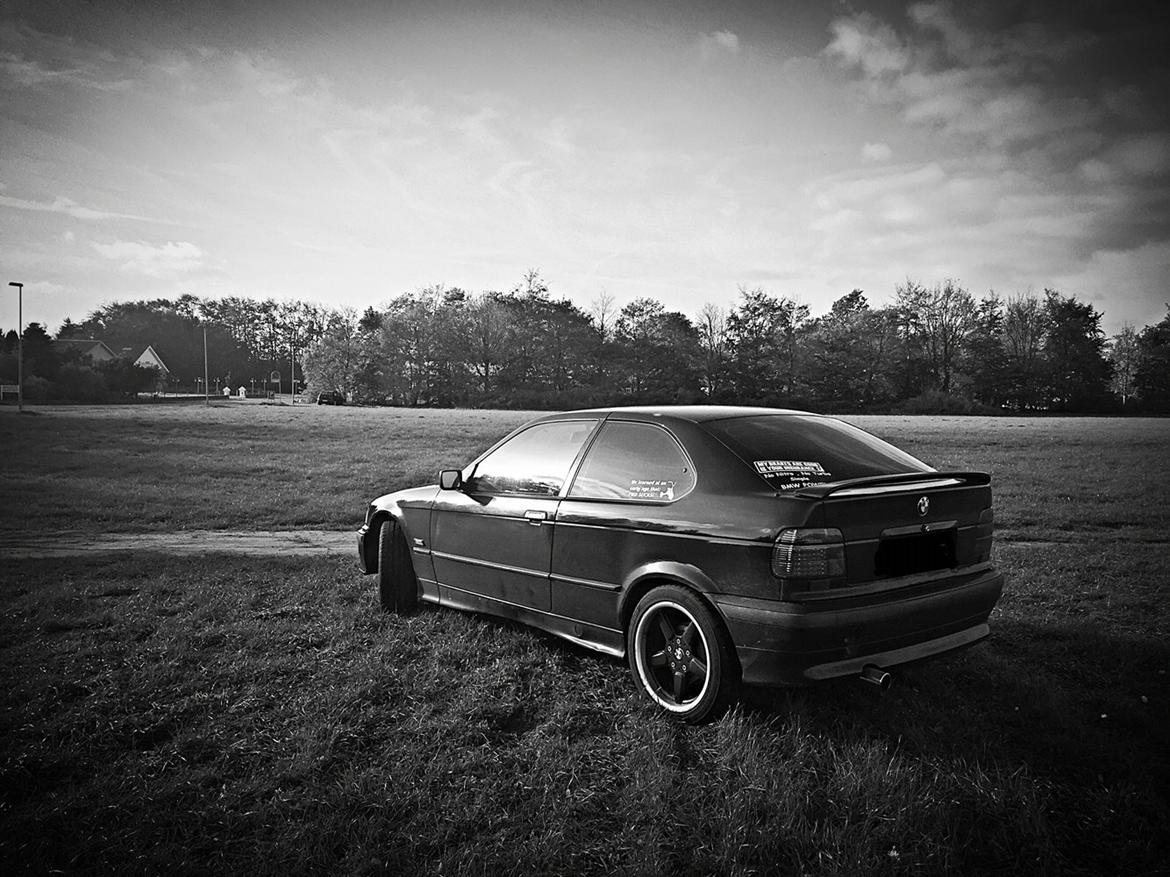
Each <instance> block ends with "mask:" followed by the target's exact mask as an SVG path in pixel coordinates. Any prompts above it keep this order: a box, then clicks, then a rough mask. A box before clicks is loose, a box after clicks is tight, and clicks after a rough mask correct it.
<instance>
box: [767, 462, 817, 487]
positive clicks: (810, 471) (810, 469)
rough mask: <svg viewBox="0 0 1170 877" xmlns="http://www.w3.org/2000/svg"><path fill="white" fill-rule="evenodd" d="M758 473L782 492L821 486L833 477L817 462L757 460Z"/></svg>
mask: <svg viewBox="0 0 1170 877" xmlns="http://www.w3.org/2000/svg"><path fill="white" fill-rule="evenodd" d="M754 465H755V467H756V471H757V472H759V473H760V474H761V475H763V476H764V477H765V478H767V479H768V481H769V482H770V483H772V484H773V485H774V486H775V487H777V488H779V489H780V490H790V489H793V488H799V487H808V485H810V484H821V483H823V482H825V481H828V480H829V479H830V478H831V477H832V473H830V472H826V471H825V467H824V466H822V465H821V464H820V463H818V462H816V461H815V460H756V462H755V463H754Z"/></svg>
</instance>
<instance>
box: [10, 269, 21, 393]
mask: <svg viewBox="0 0 1170 877" xmlns="http://www.w3.org/2000/svg"><path fill="white" fill-rule="evenodd" d="M8 285H9V286H15V287H16V409H17V411H19V412H20V413H21V414H23V413H24V284H23V283H13V282H10V283H9V284H8Z"/></svg>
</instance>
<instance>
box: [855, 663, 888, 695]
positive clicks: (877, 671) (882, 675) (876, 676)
mask: <svg viewBox="0 0 1170 877" xmlns="http://www.w3.org/2000/svg"><path fill="white" fill-rule="evenodd" d="M861 678H862V679H863V680H864V681H866V682H868V683H870V684H871V685H876V686H877V687H878V688H880V689H881V690H882V691H889V690H890V686H891V685H893V683H894V677H893V676H891V675H890V674H889V673H887V672H886V671H885V670H883V669H882V668H881V667H878V666H877V665H876V664H866V665H865V666H864V667H862V668H861Z"/></svg>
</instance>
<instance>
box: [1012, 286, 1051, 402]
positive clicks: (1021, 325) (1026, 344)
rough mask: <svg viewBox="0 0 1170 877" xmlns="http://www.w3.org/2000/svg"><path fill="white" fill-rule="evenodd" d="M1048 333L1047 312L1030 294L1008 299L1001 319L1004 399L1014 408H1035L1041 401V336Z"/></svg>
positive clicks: (1043, 400) (1043, 394) (1042, 349)
mask: <svg viewBox="0 0 1170 877" xmlns="http://www.w3.org/2000/svg"><path fill="white" fill-rule="evenodd" d="M1047 333H1048V312H1047V310H1046V309H1045V307H1044V305H1043V304H1042V303H1041V302H1040V300H1039V299H1038V298H1036V297H1035V296H1034V295H1017V296H1014V297H1013V298H1011V299H1009V300H1008V303H1007V305H1006V307H1005V309H1004V318H1003V335H1002V337H1003V349H1004V374H1005V379H1006V380H1005V386H1004V394H1003V395H1004V399H1005V401H1006V402H1007V404H1008V405H1009V406H1011V407H1013V408H1015V409H1016V410H1018V411H1026V410H1028V409H1034V408H1039V407H1041V406H1042V405H1043V404H1044V403H1045V401H1046V400H1045V398H1044V397H1045V393H1044V387H1043V383H1042V381H1043V372H1044V370H1045V359H1044V339H1045V337H1046V336H1047Z"/></svg>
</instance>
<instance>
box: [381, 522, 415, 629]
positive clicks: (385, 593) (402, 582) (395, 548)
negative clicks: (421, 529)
mask: <svg viewBox="0 0 1170 877" xmlns="http://www.w3.org/2000/svg"><path fill="white" fill-rule="evenodd" d="M378 599H379V600H380V602H381V604H382V609H383V610H384V611H386V612H397V613H398V614H399V615H409V614H410V613H412V612H414V610H415V609H417V608H418V578H417V577H416V576H415V574H414V563H412V562H411V559H410V547H409V546H408V545H407V544H406V534H404V533H403V532H402V527H401V526H400V525H399V523H398V522H397V521H396V520H394V519H393V518H391V519H390V520H388V521H383V522H382V528H381V530H379V531H378Z"/></svg>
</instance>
